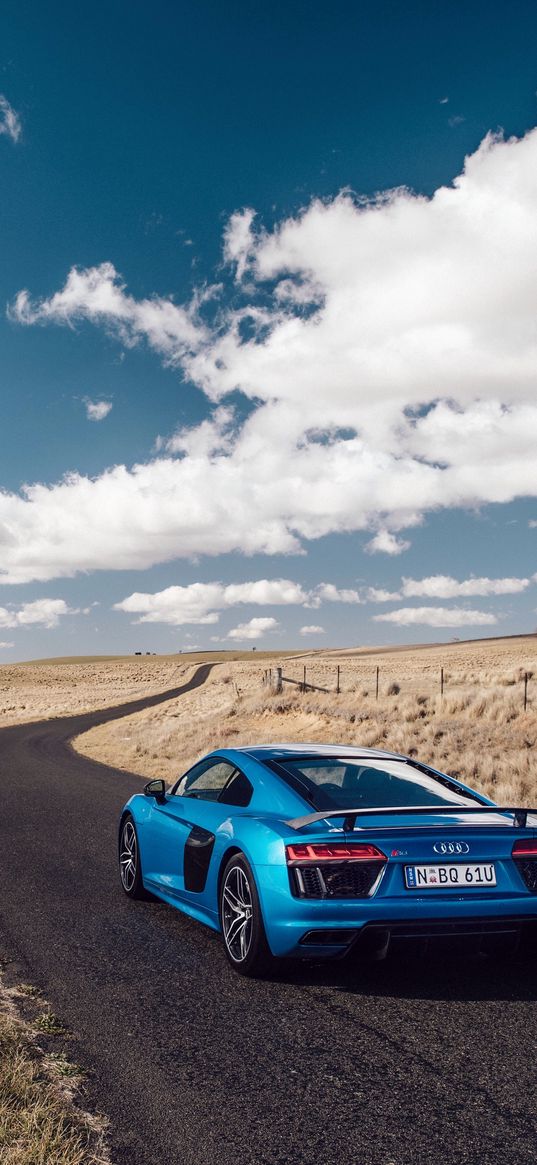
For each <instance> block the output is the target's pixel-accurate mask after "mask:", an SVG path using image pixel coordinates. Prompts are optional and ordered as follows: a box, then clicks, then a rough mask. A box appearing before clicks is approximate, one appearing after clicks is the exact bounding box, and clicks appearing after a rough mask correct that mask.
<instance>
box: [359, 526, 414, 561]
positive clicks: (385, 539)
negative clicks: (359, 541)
mask: <svg viewBox="0 0 537 1165" xmlns="http://www.w3.org/2000/svg"><path fill="white" fill-rule="evenodd" d="M409 546H410V542H407V541H406V539H405V538H397V537H396V535H395V534H392V533H391V531H390V530H378V532H377V533H376V534H375V537H374V538H372V539H371V541H370V542H367V543H366V545H365V550H367V553H368V554H390V555H395V554H403V553H404V551H405V550H408V548H409Z"/></svg>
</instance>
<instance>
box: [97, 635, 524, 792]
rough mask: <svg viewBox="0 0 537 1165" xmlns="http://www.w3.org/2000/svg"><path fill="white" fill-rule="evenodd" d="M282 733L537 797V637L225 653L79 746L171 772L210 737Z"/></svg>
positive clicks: (226, 740)
mask: <svg viewBox="0 0 537 1165" xmlns="http://www.w3.org/2000/svg"><path fill="white" fill-rule="evenodd" d="M277 664H280V665H281V666H282V670H283V676H284V677H286V681H285V680H284V683H283V688H282V691H281V692H275V691H274V690H273V688H272V687H271V685H270V684H269V683H266V682H264V678H265V672H266V671H267V669H268V668H270V667H272V669H273V676H274V669H275V666H276V665H277ZM338 666H339V669H340V671H339V685H340V692H339V694H337V692H336V685H337V668H338ZM304 667H306V683H307V685H308V687H307V690H306V691H303V690H301V684H302V682H303V676H304V672H303V669H304ZM377 667H378V669H379V676H378V682H379V691H378V698H377V695H376V684H377ZM441 668H443V671H444V692H443V694H441V692H440V677H441ZM525 673H526V674H527V675H528V677H529V682H528V689H527V693H528V705H527V709H526V710H524V703H523V701H524V680H523V677H524V674H525ZM285 740H298V741H327V742H331V743H335V744H338V743H345V744H353V745H364V746H367V747H380V748H387V749H393V750H395V751H398V752H404V753H407V754H410V755H418V756H419V757H420V758H421V759H422V760H425V761H429V762H430V763H432V764H434V765H436V766H437V767H438V768H440V769H444V770H446V771H447V772H449V773H452V774H453V775H455V776H459V777H460V778H461V779H462V780H465V781H468V782H469V783H470V784H472V785H475V786H476V787H477V788H480V789H482V790H483V791H484V792H486V793H488V794H489V795H490V796H492V797H494V799H495V800H498V801H503V802H504V803H508V802H518V803H526V804H530V803H533V804H535V803H536V802H537V765H536V755H537V754H536V747H537V638H536V637H533V636H521V637H520V638H513V639H504V640H501V639H498V640H488V641H487V640H478V641H475V642H468V643H450V644H442V645H434V646H427V647H417V648H408V649H394V650H392V651H389V650H386V649H379V650H378V651H374V650H373V649H364V650H355V651H339V650H338V651H333V652H329V651H323V652H313V653H309V654H307V653H303V654H301V655H300V657H298V656H294V657H288V658H284V657H280V658H275V659H273V660H270V659H263V658H262V657H261V653H260V655H259V657H257V658H256V659H255V660H252V657H251V655H248V656H247V657H246V658H245V657H244V656H243V658H242V659H235V660H233V661H229V660H228V659H226V660H225V661H223V662H221V663H219V664H218V666H217V667H215V669H214V671H213V672H212V673H211V677H210V680H209V682H208V683H207V684H206V685H205V686H204V687H203V688H201V689H199V690H197V691H196V692H193V693H191V694H188V695H187V696H184V697H182V698H181V699H179V700H172V701H169V702H167V703H165V704H162V705H159V706H158V707H156V708H152V709H149V710H148V711H147V712H143V713H138V714H137V715H135V716H131V717H128V718H126V719H124V720H122V721H120V722H116V723H111V724H107V725H102V726H100V727H98V728H94V729H92V731H91V732H89V733H86V734H85V735H84V736H82V737H79V739H78V740H77V741H76V748H77V749H78V750H79V751H80V752H82V753H84V754H85V755H87V756H92V757H94V758H95V759H97V760H100V761H103V762H104V763H107V764H113V765H116V766H118V767H121V768H124V769H126V770H129V771H131V772H136V773H140V774H141V775H143V776H146V777H148V778H149V777H156V776H162V777H164V778H165V779H166V780H171V779H172V778H173V777H175V776H176V775H177V774H179V773H180V772H182V771H183V770H184V769H185V768H186V767H188V766H189V765H190V764H192V763H193V762H194V761H195V760H196V759H197V758H198V757H199V756H200V755H202V754H203V753H204V752H205V751H208V750H209V749H211V748H216V747H218V746H221V745H228V746H233V745H241V744H251V743H253V742H256V741H257V742H267V743H268V742H276V741H279V742H281V741H285Z"/></svg>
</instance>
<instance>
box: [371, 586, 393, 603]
mask: <svg viewBox="0 0 537 1165" xmlns="http://www.w3.org/2000/svg"><path fill="white" fill-rule="evenodd" d="M366 598H367V599H368V600H369V602H370V603H393V602H394V601H395V600H396V599H400V598H401V593H400V591H386V590H384V588H383V587H368V588H367V590H366Z"/></svg>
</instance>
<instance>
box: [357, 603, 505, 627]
mask: <svg viewBox="0 0 537 1165" xmlns="http://www.w3.org/2000/svg"><path fill="white" fill-rule="evenodd" d="M373 621H374V622H375V623H396V624H397V625H398V626H399V627H411V626H416V625H423V626H425V627H485V626H487V625H492V624H494V623H497V622H498V620H497V618H496V615H493V614H491V613H490V612H489V611H467V610H466V608H465V607H400V608H399V610H397V611H389V612H387V613H386V614H385V615H373Z"/></svg>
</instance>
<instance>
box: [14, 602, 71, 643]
mask: <svg viewBox="0 0 537 1165" xmlns="http://www.w3.org/2000/svg"><path fill="white" fill-rule="evenodd" d="M73 613H74V612H72V611H71V610H70V608H69V607H68V606H67V603H66V602H65V600H64V599H35V600H34V601H33V602H31V603H23V604H22V605H21V606H20V607H15V606H9V607H0V627H29V626H41V627H49V628H51V627H57V626H58V623H59V621H60V618H61V616H62V615H68V614H73ZM6 646H8V645H6ZM11 646H12V645H11Z"/></svg>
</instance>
